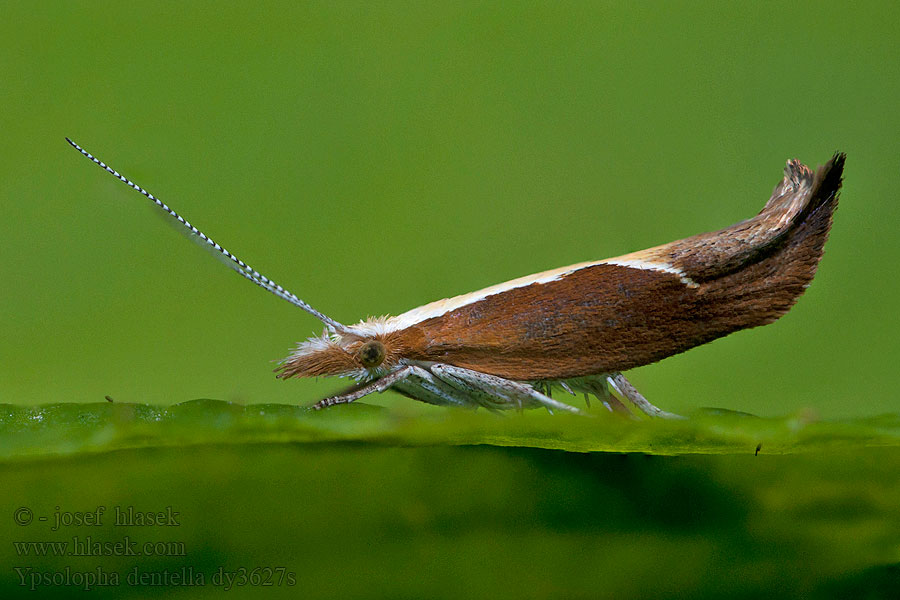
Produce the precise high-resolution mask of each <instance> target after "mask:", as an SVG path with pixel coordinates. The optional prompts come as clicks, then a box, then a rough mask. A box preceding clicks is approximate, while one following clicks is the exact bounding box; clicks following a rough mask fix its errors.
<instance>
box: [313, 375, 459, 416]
mask: <svg viewBox="0 0 900 600" xmlns="http://www.w3.org/2000/svg"><path fill="white" fill-rule="evenodd" d="M391 387H394V388H396V391H398V392H400V393H401V394H403V395H404V396H407V397H409V398H412V399H413V400H419V401H421V402H425V403H426V404H436V405H438V406H473V403H472V402H471V401H469V400H468V399H466V398H464V397H461V396H460V394H459V392H458V391H457V390H455V389H454V388H452V387H450V386H449V385H447V384H446V383H444V382H442V381H441V380H440V379H438V378H436V377H435V376H434V375H432V374H431V373H429V372H428V371H427V370H425V369H423V368H422V367H418V366H415V365H408V366H405V367H402V368H400V369H397V370H396V371H392V372H390V373H388V374H387V375H385V376H384V377H382V378H380V379H376V380H375V381H372V382H369V383H364V384H360V385H357V386H354V387H352V388H350V389H349V390H348V391H346V392H344V393H343V394H338V395H337V396H331V397H329V398H325V399H324V400H319V401H318V402H316V403H315V404H313V405H312V406H311V407H310V408H312V409H315V410H321V409H323V408H327V407H329V406H334V405H335V404H349V403H350V402H353V401H355V400H359V399H360V398H362V397H363V396H368V395H369V394H374V393H376V392H377V393H381V392H383V391H385V390H387V389H388V388H391ZM475 406H477V405H475Z"/></svg>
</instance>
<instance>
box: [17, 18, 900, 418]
mask: <svg viewBox="0 0 900 600" xmlns="http://www.w3.org/2000/svg"><path fill="white" fill-rule="evenodd" d="M4 13H5V15H4V18H3V21H4V23H5V24H4V25H3V26H2V27H3V29H4V31H3V36H2V37H3V42H2V43H3V46H4V49H3V52H2V55H0V65H2V79H3V86H2V90H3V91H2V93H3V106H4V108H3V111H2V114H0V119H2V131H3V137H4V148H5V152H6V156H5V160H3V161H2V165H0V169H2V179H0V180H2V194H3V198H4V213H5V214H4V218H3V219H2V222H0V228H2V229H0V244H2V246H0V248H2V255H3V258H4V260H2V261H0V269H2V271H0V280H2V281H3V282H5V283H4V285H3V287H2V304H3V313H2V319H3V337H4V339H5V342H4V343H3V346H2V352H3V355H2V360H0V369H2V371H0V395H2V398H3V400H5V401H14V402H26V403H40V402H48V401H57V400H62V399H66V400H72V401H93V400H102V398H103V396H104V395H106V394H109V395H111V396H113V397H114V398H116V399H117V400H121V401H147V402H154V403H171V402H177V401H181V400H184V399H189V398H197V397H212V398H220V399H226V400H235V401H240V402H248V403H249V402H263V401H265V402H271V401H277V402H298V401H304V402H305V401H310V400H314V399H317V398H319V397H320V396H324V395H326V394H328V393H329V392H331V391H332V390H334V389H335V387H336V384H335V383H333V382H324V381H320V382H297V381H291V382H287V383H283V382H279V381H276V380H275V379H274V378H273V376H272V373H271V368H272V367H273V364H272V363H271V362H270V361H272V360H275V359H278V358H281V357H282V356H283V355H285V354H286V353H287V352H288V351H289V349H290V348H291V347H292V346H293V344H294V343H295V342H296V341H298V340H302V339H305V338H306V337H307V336H308V335H310V334H312V333H314V332H316V331H318V330H319V329H320V325H319V324H318V323H317V322H316V321H314V320H313V319H312V318H311V317H309V316H308V315H306V314H304V313H303V312H301V311H299V310H297V309H296V308H293V307H291V306H290V305H288V304H286V303H284V302H281V301H279V300H277V299H275V298H273V297H270V296H269V295H267V294H265V293H264V292H262V291H261V290H259V289H258V288H256V287H255V286H252V285H249V284H248V283H247V282H246V281H243V280H241V279H240V278H239V277H236V276H235V275H234V274H233V273H230V272H228V270H227V269H223V268H222V267H221V266H220V265H217V264H216V263H215V262H214V261H211V260H210V259H209V257H208V256H206V255H205V254H204V253H203V252H201V251H198V250H197V248H196V247H194V246H193V245H191V244H188V243H185V241H184V240H183V239H181V237H180V236H179V235H177V234H176V233H174V232H173V231H172V230H171V229H170V228H167V227H165V226H163V225H161V223H160V221H159V220H158V219H154V217H153V214H152V211H151V210H150V209H149V208H148V207H147V206H144V204H146V202H145V201H143V200H142V199H141V198H140V197H139V196H137V195H136V194H134V192H131V191H129V190H128V189H127V188H125V187H124V186H122V185H121V184H120V183H118V182H116V181H115V180H114V179H113V178H112V177H109V176H108V175H104V174H103V173H102V172H100V171H99V170H98V169H97V168H96V167H94V166H92V165H90V164H89V163H88V162H87V161H85V160H84V159H83V158H81V157H79V156H78V155H77V154H76V153H75V152H74V151H73V150H72V149H71V148H69V147H68V145H66V143H65V141H64V140H63V136H69V137H71V138H73V139H74V140H76V141H78V142H79V143H80V144H81V145H83V146H84V147H86V148H87V149H88V150H90V151H91V152H93V153H94V154H96V155H98V156H100V157H101V158H102V159H104V160H105V161H107V162H109V163H110V164H112V165H113V166H114V167H116V168H117V169H118V170H120V171H122V172H123V173H125V174H126V175H128V176H129V177H131V178H132V179H134V180H136V181H137V182H138V183H139V184H141V185H142V186H145V187H146V188H148V189H149V190H151V191H152V192H154V193H155V194H157V195H158V196H160V197H161V198H163V199H164V200H165V201H167V202H168V203H169V204H171V205H172V206H173V207H175V208H176V209H178V210H180V211H181V212H182V213H183V214H184V215H185V216H186V217H187V218H188V219H190V220H191V221H193V222H194V223H195V224H197V225H198V226H200V227H201V228H203V229H204V230H205V231H207V233H209V234H210V235H212V236H213V237H214V238H215V239H216V240H217V241H219V242H220V243H222V244H223V245H225V246H226V247H227V248H229V249H231V250H232V251H234V252H236V253H237V254H238V255H239V256H241V257H242V258H244V259H245V260H247V261H248V262H250V264H252V265H254V266H256V267H257V268H258V269H260V270H261V271H262V272H263V273H265V274H267V275H268V276H270V277H272V278H274V279H275V280H276V281H278V282H279V283H282V284H283V285H285V286H287V287H288V288H289V289H291V290H292V291H294V292H295V293H297V294H298V295H300V297H302V298H304V299H305V300H307V301H309V302H310V303H312V304H313V306H316V307H318V308H320V309H321V310H324V311H325V312H327V313H328V314H330V315H332V316H333V317H334V318H336V319H338V320H340V321H343V322H349V321H356V320H358V319H360V318H364V317H367V316H369V315H380V314H398V313H400V312H403V311H405V310H407V309H409V308H412V307H414V306H418V305H420V304H423V303H425V302H429V301H431V300H435V299H438V298H443V297H446V296H450V295H455V294H458V293H464V292H469V291H472V290H475V289H479V288H481V287H483V286H486V285H490V284H493V283H497V282H500V281H504V280H507V279H510V278H513V277H517V276H520V275H525V274H528V273H533V272H536V271H540V270H544V269H548V268H553V267H557V266H561V265H566V264H571V263H574V262H579V261H583V260H590V259H600V258H605V257H607V256H615V255H618V254H623V253H625V252H630V251H632V250H638V249H641V248H645V247H647V246H650V245H654V244H658V243H663V242H668V241H671V240H673V239H677V238H680V237H685V236H688V235H692V234H695V233H699V232H701V231H709V230H713V229H718V228H720V227H723V226H726V225H729V224H731V223H733V222H736V221H738V220H741V219H744V218H746V217H749V216H751V215H753V214H755V212H756V211H758V210H759V209H760V208H761V207H762V205H763V203H764V202H765V201H766V200H767V199H768V196H769V193H770V192H771V189H772V187H773V186H774V185H775V183H776V182H777V181H778V180H779V178H780V176H781V169H782V167H783V165H784V161H785V160H786V159H788V158H793V157H797V158H800V159H801V160H803V161H805V162H808V163H810V164H813V165H815V164H819V163H823V162H824V161H826V160H827V159H828V158H829V157H830V156H831V154H832V152H834V151H835V150H838V149H839V150H842V151H845V152H847V153H848V157H849V158H848V161H847V171H846V178H845V179H846V183H845V187H844V194H843V197H842V202H841V207H840V210H839V211H838V213H837V217H836V221H835V225H834V229H833V232H832V239H831V240H830V242H829V244H828V246H827V250H826V256H825V258H824V260H823V262H822V265H821V270H820V273H819V275H818V276H817V278H816V280H815V282H814V283H813V285H812V287H811V288H810V290H809V292H808V293H807V294H806V295H805V297H803V298H802V299H801V301H800V303H799V304H798V305H797V307H796V308H795V309H794V310H793V311H791V313H789V314H788V315H787V316H786V317H785V318H784V319H782V320H781V321H780V322H778V323H777V324H776V325H774V326H771V327H765V328H762V329H758V330H756V331H747V332H741V333H740V334H737V335H734V336H732V337H730V338H727V339H723V340H719V341H717V342H716V343H715V344H711V345H708V346H706V347H702V348H699V349H696V350H694V351H691V352H689V353H688V354H685V355H683V356H678V357H673V358H670V359H668V360H666V361H664V362H662V363H661V364H658V365H653V366H650V367H647V368H643V369H640V370H637V371H635V372H634V373H633V380H634V381H635V383H636V385H637V386H638V388H639V389H641V390H642V391H643V393H644V394H645V395H646V396H648V397H649V398H651V399H652V400H654V401H655V402H657V403H658V404H659V405H661V406H663V407H665V408H667V409H670V410H674V411H679V410H682V411H686V410H690V409H691V408H693V407H696V406H705V405H713V406H721V407H727V408H735V409H740V410H746V411H749V412H753V413H758V414H767V415H768V414H775V415H779V414H784V413H786V412H791V411H794V410H796V409H798V408H800V407H813V408H815V410H817V411H819V412H820V414H822V415H823V416H845V415H856V414H871V413H878V412H884V411H892V410H895V409H896V403H895V401H894V400H895V397H896V395H895V390H896V387H897V384H898V382H900V378H898V375H897V369H896V366H895V359H896V357H897V353H896V349H897V341H896V339H897V328H898V324H900V320H898V319H897V318H896V310H895V307H896V302H895V297H896V294H897V278H896V277H895V276H893V275H892V270H891V269H892V266H893V265H895V264H896V262H897V260H898V258H900V238H898V236H897V235H896V223H897V222H898V217H900V203H898V202H897V200H896V190H897V189H898V188H900V159H898V156H900V111H898V110H897V102H898V100H900V77H898V73H900V67H898V65H900V45H898V43H897V39H898V38H897V35H898V25H897V23H898V19H900V10H898V8H897V5H896V3H882V4H877V3H866V4H863V5H860V6H856V7H854V8H853V9H852V10H850V9H848V8H846V6H844V5H842V4H840V3H833V4H822V3H809V4H805V5H795V6H791V5H786V4H784V3H769V4H766V3H748V4H746V5H744V4H739V3H718V2H712V3H693V4H687V3H685V4H678V5H676V6H672V5H664V4H649V3H647V4H642V5H637V4H636V3H620V4H605V3H599V2H589V3H547V4H541V3H510V4H505V5H502V6H500V5H492V4H484V3H466V2H446V3H418V2H412V3H387V4H381V5H376V4H374V3H302V4H301V3H285V4H263V5H253V6H252V7H251V6H248V7H246V8H244V9H239V8H223V7H220V6H213V5H209V4H197V5H191V4H188V5H187V6H185V5H182V4H180V3H156V4H154V5H153V6H148V7H145V8H143V9H138V10H135V9H130V8H123V5H121V4H119V3H110V4H103V3H96V2H91V3H46V4H42V5H33V4H31V3H22V4H18V5H16V4H7V5H5V8H4ZM381 401H383V402H389V403H391V404H405V403H406V402H405V400H402V399H400V398H399V397H391V396H385V397H384V398H383V399H382V400H381Z"/></svg>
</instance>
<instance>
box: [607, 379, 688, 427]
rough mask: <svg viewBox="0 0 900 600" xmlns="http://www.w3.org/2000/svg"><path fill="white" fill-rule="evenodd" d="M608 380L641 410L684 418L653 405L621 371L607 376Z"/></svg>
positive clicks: (661, 415) (662, 415) (672, 417)
mask: <svg viewBox="0 0 900 600" xmlns="http://www.w3.org/2000/svg"><path fill="white" fill-rule="evenodd" d="M606 380H607V381H608V382H609V384H610V385H611V386H612V387H613V389H614V390H616V391H617V392H618V393H619V394H621V395H622V396H623V397H624V398H626V399H627V400H628V401H629V402H631V403H632V404H634V405H635V406H636V407H638V408H639V409H640V410H641V411H643V412H644V413H645V414H647V415H649V416H651V417H660V418H663V419H683V418H684V417H682V416H681V415H676V414H675V413H670V412H666V411H664V410H662V409H659V408H657V407H655V406H653V405H652V404H651V403H650V401H648V400H647V399H646V398H644V397H643V396H642V395H641V393H640V392H639V391H637V389H635V387H634V386H633V385H631V382H630V381H628V380H627V379H625V376H624V375H622V374H621V373H613V374H612V375H609V376H607V378H606Z"/></svg>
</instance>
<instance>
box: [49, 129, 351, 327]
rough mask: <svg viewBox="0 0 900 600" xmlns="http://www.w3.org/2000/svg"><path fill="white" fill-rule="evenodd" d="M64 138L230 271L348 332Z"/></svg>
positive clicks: (161, 202)
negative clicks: (221, 261) (170, 219)
mask: <svg viewBox="0 0 900 600" xmlns="http://www.w3.org/2000/svg"><path fill="white" fill-rule="evenodd" d="M66 141H67V142H69V144H71V145H72V147H73V148H75V149H76V150H78V151H79V152H81V154H83V155H84V156H85V157H87V158H89V159H90V160H91V161H93V162H94V163H95V164H96V165H98V166H99V167H102V168H103V169H104V170H105V171H107V172H108V173H110V174H111V175H113V176H115V177H116V178H117V179H118V180H119V181H121V182H122V183H124V184H125V185H127V186H128V187H130V188H132V189H134V190H136V191H138V192H140V193H141V194H143V195H144V196H146V197H147V198H149V199H150V200H152V201H153V203H154V204H155V205H156V206H158V207H159V208H160V209H162V210H163V212H165V213H166V215H168V216H169V217H172V218H173V219H175V220H176V221H178V222H179V223H180V224H181V225H182V226H184V228H185V229H186V230H187V232H188V233H189V234H190V235H191V236H192V237H194V238H197V239H199V240H200V241H202V242H203V243H204V244H206V245H207V246H209V247H210V248H211V249H212V250H214V251H215V252H217V253H218V254H219V255H221V256H222V257H223V258H224V259H225V260H224V261H223V262H224V263H225V264H226V265H227V266H228V267H229V268H231V269H232V270H234V271H236V272H237V273H238V274H240V275H241V276H242V277H245V278H247V279H249V280H250V281H252V282H253V283H255V284H256V285H258V286H259V287H261V288H263V289H265V290H268V291H270V292H272V293H273V294H275V295H276V296H278V297H279V298H282V299H283V300H287V301H288V302H290V303H291V304H293V305H294V306H299V307H300V308H302V309H303V310H305V311H306V312H308V313H309V314H311V315H312V316H314V317H315V318H317V319H319V320H320V321H322V322H323V323H325V325H327V326H328V327H329V328H331V329H334V330H336V331H341V332H345V331H347V328H346V327H344V326H343V325H341V324H340V323H338V322H337V321H335V320H334V319H332V318H331V317H327V316H325V315H323V314H322V313H320V312H319V311H317V310H316V309H314V308H313V307H312V306H310V305H309V304H307V303H306V302H304V301H303V300H301V299H300V298H298V297H297V296H295V295H294V294H292V293H291V292H289V291H288V290H286V289H284V288H283V287H281V286H280V285H278V284H277V283H275V282H274V281H272V280H271V279H269V278H268V277H266V276H265V275H263V274H262V273H260V272H259V271H257V270H256V269H254V268H253V267H251V266H250V265H248V264H247V263H245V262H244V261H242V260H241V259H239V258H238V257H237V256H235V255H234V254H232V253H231V252H229V251H228V250H226V249H225V248H223V247H222V246H220V245H219V244H217V243H216V242H214V241H213V240H212V238H210V237H209V236H208V235H206V234H205V233H203V232H202V231H200V230H199V229H197V228H196V227H194V226H193V225H191V224H190V223H189V222H187V221H185V220H184V218H183V217H182V216H181V215H179V214H178V213H177V212H175V211H174V210H172V209H171V208H169V207H168V206H167V205H166V204H165V203H164V202H163V201H161V200H160V199H159V198H157V197H156V196H154V195H153V194H151V193H150V192H148V191H147V190H145V189H144V188H142V187H141V186H139V185H138V184H136V183H134V182H133V181H131V180H130V179H128V178H127V177H125V176H124V175H121V174H120V173H119V172H118V171H116V170H115V169H113V168H111V167H109V166H107V165H106V163H104V162H103V161H101V160H100V159H98V158H96V157H95V156H94V155H92V154H91V153H89V152H88V151H87V150H85V149H84V148H82V147H81V146H79V145H78V144H76V143H75V142H73V141H72V140H70V139H69V138H66Z"/></svg>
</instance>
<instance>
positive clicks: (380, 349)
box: [357, 340, 384, 369]
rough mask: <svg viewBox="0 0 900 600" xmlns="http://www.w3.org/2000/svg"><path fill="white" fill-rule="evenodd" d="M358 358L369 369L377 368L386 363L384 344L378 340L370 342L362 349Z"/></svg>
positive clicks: (358, 353)
mask: <svg viewBox="0 0 900 600" xmlns="http://www.w3.org/2000/svg"><path fill="white" fill-rule="evenodd" d="M357 357H358V358H359V362H361V363H362V366H364V367H366V368H368V369H371V368H372V367H377V366H378V365H380V364H381V363H382V362H384V344H382V343H381V342H379V341H378V340H370V341H368V342H366V343H365V344H363V345H362V346H361V347H360V349H359V352H357Z"/></svg>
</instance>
